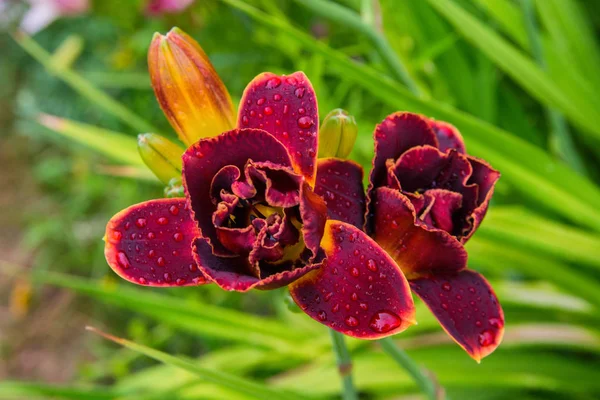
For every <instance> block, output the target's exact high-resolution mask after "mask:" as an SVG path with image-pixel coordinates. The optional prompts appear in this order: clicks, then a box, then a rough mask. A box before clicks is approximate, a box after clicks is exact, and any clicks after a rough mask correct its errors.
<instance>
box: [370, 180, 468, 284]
mask: <svg viewBox="0 0 600 400" xmlns="http://www.w3.org/2000/svg"><path fill="white" fill-rule="evenodd" d="M373 200H374V202H373V211H374V215H373V221H372V222H373V225H374V227H375V232H374V235H373V238H374V239H375V241H376V242H377V243H379V245H380V246H381V247H382V248H383V249H384V250H385V251H387V252H388V254H389V255H390V256H391V257H392V258H393V259H394V260H396V262H397V263H398V265H399V266H400V268H401V269H402V271H403V272H404V274H405V275H406V276H407V277H408V279H412V278H416V277H420V276H423V275H429V274H431V273H438V272H448V271H458V270H461V269H463V268H465V267H466V263H467V252H466V251H465V249H464V247H463V246H462V244H460V242H459V241H458V240H457V239H456V238H454V237H453V236H452V235H450V234H449V233H448V232H445V231H442V230H439V229H429V228H427V227H425V226H422V225H417V223H416V217H415V212H414V208H413V206H412V204H411V203H410V201H409V200H408V198H407V197H406V196H404V195H402V194H401V193H400V192H398V191H397V190H394V189H390V188H379V189H377V190H376V191H375V192H374V199H373Z"/></svg>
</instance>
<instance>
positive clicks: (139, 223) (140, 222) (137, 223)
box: [135, 218, 147, 228]
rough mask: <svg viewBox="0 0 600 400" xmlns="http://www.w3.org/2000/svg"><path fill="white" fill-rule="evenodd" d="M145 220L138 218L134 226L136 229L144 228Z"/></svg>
mask: <svg viewBox="0 0 600 400" xmlns="http://www.w3.org/2000/svg"><path fill="white" fill-rule="evenodd" d="M146 223H147V221H146V218H138V219H136V220H135V226H137V227H138V228H143V227H145V226H146Z"/></svg>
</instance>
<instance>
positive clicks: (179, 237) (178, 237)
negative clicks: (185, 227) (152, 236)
mask: <svg viewBox="0 0 600 400" xmlns="http://www.w3.org/2000/svg"><path fill="white" fill-rule="evenodd" d="M173 239H175V241H176V242H181V241H182V240H183V233H181V232H177V233H176V234H174V235H173Z"/></svg>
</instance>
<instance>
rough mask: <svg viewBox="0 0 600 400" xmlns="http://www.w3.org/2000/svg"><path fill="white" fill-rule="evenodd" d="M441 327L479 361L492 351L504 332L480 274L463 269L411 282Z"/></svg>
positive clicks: (501, 316) (495, 302)
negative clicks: (454, 272)
mask: <svg viewBox="0 0 600 400" xmlns="http://www.w3.org/2000/svg"><path fill="white" fill-rule="evenodd" d="M410 286H411V288H412V289H413V290H414V291H415V293H416V294H417V295H418V296H419V297H420V298H421V299H422V300H423V301H424V302H425V304H427V306H428V307H429V309H430V310H431V311H432V312H433V314H434V315H435V316H436V318H437V319H438V321H439V322H440V324H441V325H442V327H443V328H444V330H445V331H446V332H447V333H448V334H449V335H450V336H451V337H452V338H453V339H454V340H455V341H456V343H458V344H459V345H460V346H461V347H462V348H463V349H465V351H466V352H467V353H469V355H470V356H471V357H473V358H474V359H475V360H476V361H477V362H479V361H480V360H481V359H482V358H483V357H485V356H487V355H489V354H490V353H491V352H493V351H494V350H495V349H496V347H498V345H499V344H500V342H501V341H502V336H503V334H504V313H503V311H502V308H501V307H500V304H499V303H498V299H497V298H496V295H495V294H494V291H493V290H492V288H491V287H490V285H489V283H488V282H487V281H486V280H485V278H484V277H483V276H481V275H480V274H478V273H477V272H475V271H471V270H463V271H460V272H458V273H456V274H448V275H445V276H444V275H442V276H435V277H433V278H422V279H416V280H411V281H410Z"/></svg>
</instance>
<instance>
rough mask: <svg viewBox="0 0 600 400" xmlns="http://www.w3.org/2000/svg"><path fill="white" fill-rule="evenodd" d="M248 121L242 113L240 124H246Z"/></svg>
mask: <svg viewBox="0 0 600 400" xmlns="http://www.w3.org/2000/svg"><path fill="white" fill-rule="evenodd" d="M248 123H249V121H248V117H247V116H245V115H244V116H243V117H242V124H244V125H248Z"/></svg>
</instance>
